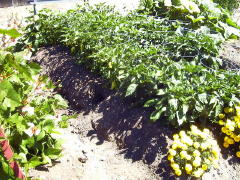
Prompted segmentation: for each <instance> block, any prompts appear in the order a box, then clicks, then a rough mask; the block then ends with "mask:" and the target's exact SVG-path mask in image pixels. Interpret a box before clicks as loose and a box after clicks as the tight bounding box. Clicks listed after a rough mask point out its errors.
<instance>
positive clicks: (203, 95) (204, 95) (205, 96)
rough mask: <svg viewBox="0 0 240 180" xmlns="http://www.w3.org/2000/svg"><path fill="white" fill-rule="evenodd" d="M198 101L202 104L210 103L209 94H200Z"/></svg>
mask: <svg viewBox="0 0 240 180" xmlns="http://www.w3.org/2000/svg"><path fill="white" fill-rule="evenodd" d="M198 99H199V100H200V102H201V103H203V104H204V103H208V100H207V94H206V93H202V94H198Z"/></svg>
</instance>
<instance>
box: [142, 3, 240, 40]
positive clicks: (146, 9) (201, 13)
mask: <svg viewBox="0 0 240 180" xmlns="http://www.w3.org/2000/svg"><path fill="white" fill-rule="evenodd" d="M139 12H141V13H143V14H149V15H154V16H160V17H168V18H169V19H171V20H183V21H185V22H188V23H189V25H188V28H190V29H196V28H199V27H201V26H207V27H209V28H210V29H211V30H212V31H216V32H220V33H222V34H223V35H224V37H225V38H226V39H228V38H238V37H240V31H239V27H238V26H237V24H236V22H234V21H233V20H232V18H231V15H230V14H229V12H228V11H226V10H225V9H223V8H221V7H219V5H218V4H216V3H214V2H213V1H211V0H142V1H141V6H140V9H139Z"/></svg>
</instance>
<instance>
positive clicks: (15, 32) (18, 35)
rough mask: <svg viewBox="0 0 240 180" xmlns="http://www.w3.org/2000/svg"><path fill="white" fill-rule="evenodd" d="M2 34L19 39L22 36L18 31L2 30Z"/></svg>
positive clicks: (0, 30)
mask: <svg viewBox="0 0 240 180" xmlns="http://www.w3.org/2000/svg"><path fill="white" fill-rule="evenodd" d="M0 34H3V35H8V36H10V37H12V38H18V37H20V36H21V34H20V33H19V32H18V31H17V30H16V29H0Z"/></svg>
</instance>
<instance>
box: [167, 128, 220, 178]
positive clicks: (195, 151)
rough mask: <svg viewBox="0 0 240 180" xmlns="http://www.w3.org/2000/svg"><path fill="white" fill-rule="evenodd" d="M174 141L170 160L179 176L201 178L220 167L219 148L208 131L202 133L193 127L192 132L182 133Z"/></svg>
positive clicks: (175, 136)
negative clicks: (206, 172)
mask: <svg viewBox="0 0 240 180" xmlns="http://www.w3.org/2000/svg"><path fill="white" fill-rule="evenodd" d="M173 139H174V142H173V144H172V146H171V148H170V149H169V151H168V160H169V161H170V163H171V167H172V169H173V170H174V172H175V174H176V175H177V176H180V175H182V174H184V173H186V174H188V175H191V176H194V177H201V176H202V175H203V174H204V172H205V171H207V170H209V169H210V167H211V166H214V167H217V166H218V159H219V147H218V144H217V142H216V141H215V140H214V139H213V138H212V137H211V135H210V133H209V130H208V129H203V131H201V130H199V129H198V128H197V127H196V126H194V125H192V126H191V131H180V132H179V134H174V135H173Z"/></svg>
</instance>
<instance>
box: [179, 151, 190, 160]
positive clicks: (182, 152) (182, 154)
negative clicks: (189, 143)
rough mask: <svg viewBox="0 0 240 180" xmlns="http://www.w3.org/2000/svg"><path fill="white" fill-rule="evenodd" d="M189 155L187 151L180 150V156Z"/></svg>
mask: <svg viewBox="0 0 240 180" xmlns="http://www.w3.org/2000/svg"><path fill="white" fill-rule="evenodd" d="M187 155H188V154H187V151H181V152H180V156H181V158H182V159H184V158H185V157H186V156H187Z"/></svg>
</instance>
